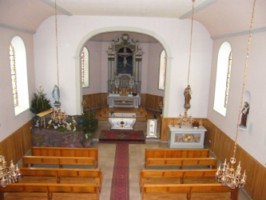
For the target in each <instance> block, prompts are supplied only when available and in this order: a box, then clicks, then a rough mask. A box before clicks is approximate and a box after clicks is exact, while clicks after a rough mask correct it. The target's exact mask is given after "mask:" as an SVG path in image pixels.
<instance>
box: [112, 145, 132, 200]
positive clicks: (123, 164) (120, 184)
mask: <svg viewBox="0 0 266 200" xmlns="http://www.w3.org/2000/svg"><path fill="white" fill-rule="evenodd" d="M110 200H129V156H128V143H117V144H116V152H115V162H114V170H113V180H112V188H111V198H110Z"/></svg>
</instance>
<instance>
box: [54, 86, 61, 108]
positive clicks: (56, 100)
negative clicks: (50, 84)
mask: <svg viewBox="0 0 266 200" xmlns="http://www.w3.org/2000/svg"><path fill="white" fill-rule="evenodd" d="M52 96H53V98H54V106H55V107H56V108H59V107H60V105H61V103H60V90H59V87H58V86H57V85H55V86H54V89H53V91H52Z"/></svg>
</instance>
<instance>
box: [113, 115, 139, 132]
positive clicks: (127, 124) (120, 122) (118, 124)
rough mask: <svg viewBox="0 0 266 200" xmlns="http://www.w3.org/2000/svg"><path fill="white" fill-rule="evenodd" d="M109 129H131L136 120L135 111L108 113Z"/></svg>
mask: <svg viewBox="0 0 266 200" xmlns="http://www.w3.org/2000/svg"><path fill="white" fill-rule="evenodd" d="M108 121H109V123H110V124H111V129H123V130H132V129H133V126H134V124H135V122H136V113H112V112H111V113H110V114H109V118H108Z"/></svg>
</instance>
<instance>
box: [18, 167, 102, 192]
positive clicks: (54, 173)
mask: <svg viewBox="0 0 266 200" xmlns="http://www.w3.org/2000/svg"><path fill="white" fill-rule="evenodd" d="M20 173H21V179H20V181H19V182H54V183H94V184H96V185H98V186H99V188H101V185H102V180H103V175H102V172H101V170H100V169H63V168H62V169H61V168H20Z"/></svg>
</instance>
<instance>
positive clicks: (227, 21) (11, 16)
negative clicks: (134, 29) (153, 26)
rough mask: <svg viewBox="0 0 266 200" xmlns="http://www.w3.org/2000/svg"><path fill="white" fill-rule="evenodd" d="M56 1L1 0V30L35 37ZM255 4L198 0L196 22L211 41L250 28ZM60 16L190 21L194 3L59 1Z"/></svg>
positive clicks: (262, 12) (265, 11) (259, 24)
mask: <svg viewBox="0 0 266 200" xmlns="http://www.w3.org/2000/svg"><path fill="white" fill-rule="evenodd" d="M54 1H55V0H0V27H8V28H12V29H19V30H23V31H26V32H31V33H34V32H35V31H36V29H37V28H38V26H39V25H40V24H41V23H42V22H43V21H44V20H45V19H46V18H48V17H50V16H52V15H54V14H55V9H54V6H55V3H54ZM256 1H257V2H256V8H255V17H254V29H258V30H266V0H256ZM252 4H253V0H196V1H195V20H197V21H199V22H200V23H202V24H203V25H204V26H205V27H206V28H207V29H208V31H209V32H210V34H211V36H212V37H220V36H223V35H228V34H239V33H242V32H245V31H247V30H248V28H249V23H250V17H251V9H252ZM56 5H57V14H65V15H99V16H100V15H103V16H142V17H154V18H155V17H168V18H180V19H185V18H190V17H191V16H190V14H191V7H192V0H56Z"/></svg>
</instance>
